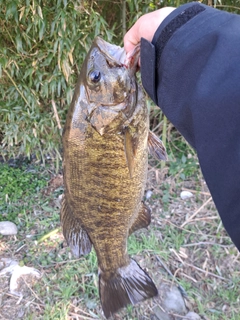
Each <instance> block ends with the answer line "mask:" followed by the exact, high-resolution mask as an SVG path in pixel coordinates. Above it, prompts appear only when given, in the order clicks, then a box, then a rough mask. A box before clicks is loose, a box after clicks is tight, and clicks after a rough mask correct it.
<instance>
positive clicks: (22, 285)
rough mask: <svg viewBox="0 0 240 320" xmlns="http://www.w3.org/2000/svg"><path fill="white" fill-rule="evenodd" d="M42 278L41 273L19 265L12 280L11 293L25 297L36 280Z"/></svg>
mask: <svg viewBox="0 0 240 320" xmlns="http://www.w3.org/2000/svg"><path fill="white" fill-rule="evenodd" d="M40 277H41V273H40V272H39V271H38V270H37V269H34V268H31V267H27V266H23V267H20V266H19V265H18V266H16V267H15V268H14V270H13V273H12V277H11V280H10V292H11V293H12V294H15V295H17V296H23V295H24V296H25V295H26V294H27V291H29V287H31V286H32V285H33V283H34V282H35V280H36V279H39V278H40Z"/></svg>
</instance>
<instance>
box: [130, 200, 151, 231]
mask: <svg viewBox="0 0 240 320" xmlns="http://www.w3.org/2000/svg"><path fill="white" fill-rule="evenodd" d="M150 222H151V210H150V209H149V208H148V206H147V205H146V204H145V203H143V202H142V205H141V208H140V210H139V213H138V216H137V219H136V220H135V221H134V223H133V225H132V226H131V228H130V230H129V235H130V234H132V233H133V232H134V231H136V230H138V229H141V228H147V226H148V225H149V224H150Z"/></svg>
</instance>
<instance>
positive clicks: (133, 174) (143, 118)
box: [60, 37, 167, 318]
mask: <svg viewBox="0 0 240 320" xmlns="http://www.w3.org/2000/svg"><path fill="white" fill-rule="evenodd" d="M139 55H140V47H139V46H136V48H134V50H133V51H132V52H130V53H128V54H126V53H125V51H124V49H123V48H121V47H119V46H116V45H114V44H110V43H108V42H106V41H104V40H103V39H102V38H100V37H96V38H95V39H94V40H93V43H92V46H91V48H90V50H89V52H88V53H87V55H86V58H85V60H84V62H83V64H82V67H81V71H80V74H79V77H78V81H77V84H76V88H75V91H74V95H73V99H72V102H71V105H70V107H69V110H68V114H67V118H66V122H65V126H64V130H63V136H62V141H63V177H64V196H63V200H62V207H61V214H60V216H61V225H62V230H63V235H64V237H65V239H66V242H67V244H68V246H69V247H70V249H71V251H72V253H73V255H74V256H75V257H80V256H82V255H87V254H88V253H89V252H90V251H91V249H92V246H93V247H94V249H95V251H96V255H97V261H98V278H99V295H100V301H101V305H102V310H103V313H104V315H105V317H106V318H109V317H110V316H111V315H113V314H114V313H115V312H117V311H118V310H119V309H121V308H123V307H125V306H127V305H128V304H133V305H134V304H136V303H138V302H141V301H143V300H145V299H148V298H152V297H154V296H156V295H157V293H158V292H157V288H156V286H155V284H154V283H153V281H152V279H151V278H150V276H149V275H148V274H147V272H146V271H145V270H143V269H142V268H141V267H140V266H139V265H138V263H137V262H136V261H135V260H133V259H131V258H130V257H129V255H128V253H127V239H128V237H129V235H130V234H132V233H133V232H134V231H136V230H138V229H140V228H145V227H147V226H148V225H149V224H150V220H151V212H150V209H149V208H148V207H147V206H146V204H144V202H143V201H142V198H143V195H144V189H145V184H146V179H147V168H148V153H150V154H152V155H153V156H155V157H156V158H157V159H159V160H166V158H167V155H166V150H165V147H164V146H163V144H162V142H161V140H159V138H158V137H157V136H156V135H155V134H154V133H153V132H151V131H149V116H148V109H147V106H146V101H145V100H146V99H145V94H144V92H143V90H142V88H141V86H140V85H139V84H138V82H137V80H136V70H137V64H138V59H139Z"/></svg>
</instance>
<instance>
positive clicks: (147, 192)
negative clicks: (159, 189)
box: [145, 190, 153, 200]
mask: <svg viewBox="0 0 240 320" xmlns="http://www.w3.org/2000/svg"><path fill="white" fill-rule="evenodd" d="M152 194H153V192H152V191H151V190H147V191H146V193H145V199H146V200H149V199H150V198H151V196H152Z"/></svg>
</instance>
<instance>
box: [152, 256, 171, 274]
mask: <svg viewBox="0 0 240 320" xmlns="http://www.w3.org/2000/svg"><path fill="white" fill-rule="evenodd" d="M156 259H157V261H158V262H160V264H161V265H162V266H163V268H164V269H165V270H166V271H167V273H168V274H169V275H170V276H171V277H173V278H174V275H173V274H172V272H171V271H170V270H169V269H168V267H167V266H166V265H165V263H164V262H163V261H162V260H161V259H160V258H159V257H158V256H156Z"/></svg>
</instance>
